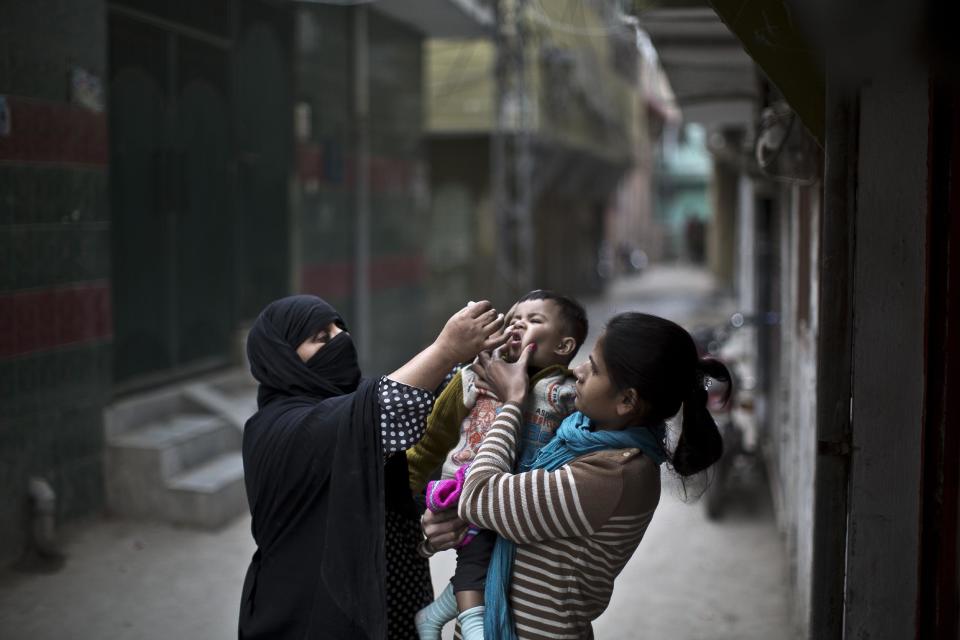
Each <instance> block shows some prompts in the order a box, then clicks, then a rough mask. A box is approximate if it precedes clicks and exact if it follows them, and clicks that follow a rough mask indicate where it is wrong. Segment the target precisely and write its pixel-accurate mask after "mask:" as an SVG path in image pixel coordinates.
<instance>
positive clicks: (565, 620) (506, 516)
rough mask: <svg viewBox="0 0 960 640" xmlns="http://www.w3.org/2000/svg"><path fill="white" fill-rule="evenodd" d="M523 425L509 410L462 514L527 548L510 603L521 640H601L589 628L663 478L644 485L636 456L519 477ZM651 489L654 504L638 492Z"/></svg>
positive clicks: (581, 461)
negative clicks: (518, 454)
mask: <svg viewBox="0 0 960 640" xmlns="http://www.w3.org/2000/svg"><path fill="white" fill-rule="evenodd" d="M520 420H521V414H520V410H519V409H518V408H517V407H516V406H515V405H512V404H507V405H504V407H503V409H502V410H501V412H500V414H499V416H498V417H497V420H496V422H494V424H493V426H492V427H491V429H490V431H489V432H488V433H487V436H486V437H485V438H484V441H483V443H482V444H481V446H480V449H479V451H478V453H477V456H476V459H475V461H474V463H473V465H472V466H471V468H470V472H469V473H468V474H467V479H466V483H465V484H464V490H463V494H462V495H461V498H460V516H461V517H462V518H464V519H466V520H469V521H471V522H475V523H476V524H478V525H480V526H482V527H485V528H488V529H493V530H495V531H497V532H498V533H499V534H500V535H502V536H504V537H506V538H509V539H510V540H513V541H514V542H517V543H518V544H517V555H516V559H515V561H514V571H513V581H512V583H511V588H510V602H511V607H512V609H513V614H514V622H515V625H516V629H517V634H518V636H519V637H520V638H521V640H539V639H543V640H546V639H550V640H557V639H561V638H578V639H583V638H592V637H593V631H592V629H591V626H590V623H591V621H593V620H594V619H596V618H597V616H599V615H600V614H601V613H602V612H603V610H604V609H606V607H607V604H608V603H609V601H610V595H611V593H612V592H613V582H614V579H615V578H616V576H617V575H618V574H619V573H620V571H621V570H622V569H623V567H624V565H625V564H626V563H627V561H628V560H629V559H630V556H631V555H633V552H634V550H636V548H637V545H639V544H640V540H641V539H642V538H643V534H644V532H645V531H646V528H647V525H649V523H650V519H651V518H652V516H653V510H654V509H655V508H656V502H657V499H658V498H659V490H660V489H659V479H658V478H657V479H656V482H655V487H653V488H650V487H649V486H648V485H650V484H651V483H650V482H647V484H644V482H643V481H642V479H641V477H642V470H643V468H642V467H641V465H640V463H639V461H638V460H636V459H634V458H635V454H636V452H635V451H628V452H626V453H624V452H618V451H611V452H601V453H597V454H591V455H588V456H583V457H581V458H577V459H576V460H574V461H573V462H571V463H570V464H569V465H566V466H564V467H562V468H561V469H559V470H557V471H553V472H548V471H545V470H542V469H537V470H534V471H530V472H528V473H523V474H513V473H512V469H513V464H514V458H515V455H516V441H517V431H518V429H519V426H520ZM647 473H648V474H649V473H653V474H656V471H655V469H654V470H651V469H649V468H648V469H647ZM654 477H655V478H656V476H654ZM652 490H655V491H656V495H655V496H652V497H653V499H652V500H646V501H644V500H638V499H637V495H635V494H636V493H637V492H638V491H652ZM647 497H650V496H647ZM642 504H647V505H652V506H647V507H645V508H644V507H640V506H638V505H642Z"/></svg>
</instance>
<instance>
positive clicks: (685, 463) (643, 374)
mask: <svg viewBox="0 0 960 640" xmlns="http://www.w3.org/2000/svg"><path fill="white" fill-rule="evenodd" d="M602 350H603V359H604V361H605V362H606V365H607V369H608V370H609V372H610V379H611V381H612V382H613V384H614V386H616V387H617V389H619V390H621V391H625V390H627V389H634V390H636V392H637V395H638V396H640V399H641V400H643V402H644V404H645V405H646V410H645V411H644V413H643V414H642V415H641V416H639V417H640V419H641V421H642V422H643V423H650V424H654V423H659V422H663V421H664V420H667V419H668V418H671V417H673V416H674V415H676V414H677V412H678V411H680V408H681V407H683V422H682V430H681V432H680V438H679V440H678V441H677V446H676V449H675V450H674V451H673V455H672V464H673V468H674V470H675V471H676V472H677V473H678V474H680V475H681V476H684V477H686V476H691V475H693V474H695V473H698V472H700V471H703V470H704V469H706V468H707V467H709V466H710V465H711V464H713V463H714V462H716V461H717V460H719V459H720V456H721V455H722V454H723V439H722V438H721V437H720V431H719V429H717V424H716V422H714V421H713V416H711V415H710V412H709V411H708V410H707V389H706V384H705V380H706V378H713V379H714V380H717V381H718V382H724V383H727V389H726V393H725V397H724V402H726V401H727V400H728V399H729V397H730V392H731V386H730V372H729V371H728V370H727V367H726V366H724V364H723V363H722V362H720V361H718V360H713V359H711V358H700V357H699V355H698V354H697V347H696V345H695V344H694V342H693V338H691V337H690V334H689V333H687V331H686V330H685V329H684V328H683V327H681V326H680V325H678V324H677V323H675V322H671V321H670V320H666V319H664V318H659V317H657V316H652V315H648V314H646V313H636V312H627V313H621V314H618V315H616V316H614V317H613V318H612V319H611V320H610V321H609V322H608V323H607V330H606V332H605V333H604V336H603V342H602Z"/></svg>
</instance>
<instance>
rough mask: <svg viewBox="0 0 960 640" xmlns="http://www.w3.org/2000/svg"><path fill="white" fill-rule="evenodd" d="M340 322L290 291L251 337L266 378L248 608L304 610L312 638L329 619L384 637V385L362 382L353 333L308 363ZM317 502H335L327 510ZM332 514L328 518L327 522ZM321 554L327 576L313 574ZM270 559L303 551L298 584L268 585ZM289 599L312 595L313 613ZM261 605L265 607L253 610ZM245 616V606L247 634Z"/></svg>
mask: <svg viewBox="0 0 960 640" xmlns="http://www.w3.org/2000/svg"><path fill="white" fill-rule="evenodd" d="M331 322H334V323H336V324H338V325H339V326H340V327H341V328H343V329H346V325H345V324H344V322H343V319H342V318H341V317H340V315H339V314H338V313H337V312H336V310H335V309H334V308H333V307H331V306H330V305H329V304H327V303H326V302H324V301H323V300H321V299H320V298H317V297H315V296H305V295H301V296H291V297H288V298H283V299H281V300H277V301H275V302H273V303H271V304H270V305H269V306H267V308H266V309H264V311H263V312H262V313H261V314H260V316H259V317H258V318H257V320H256V322H255V323H254V325H253V327H252V328H251V330H250V333H249V335H248V338H247V355H248V358H249V361H250V369H251V372H252V373H253V376H254V377H255V378H256V379H257V381H258V382H259V383H260V388H259V392H258V396H257V402H258V406H259V410H258V411H257V413H256V414H254V415H253V417H251V418H250V420H249V421H248V422H247V425H246V428H245V431H244V439H243V460H244V471H245V474H246V478H245V480H246V486H247V499H248V501H249V503H250V512H251V514H252V516H253V522H252V529H253V535H254V539H255V540H256V542H257V547H258V551H257V554H256V555H255V557H254V562H253V563H252V564H251V570H250V572H248V577H247V583H248V584H245V587H244V603H243V604H242V606H248V607H249V611H248V614H249V615H250V616H254V615H261V617H262V616H263V615H267V616H269V615H275V616H276V617H277V618H286V617H290V616H291V615H293V616H294V617H295V618H296V619H297V621H298V623H297V624H298V625H301V626H299V627H298V629H297V631H296V633H297V634H298V635H301V634H302V635H304V636H306V637H311V636H312V635H313V632H315V631H316V630H317V629H318V628H322V625H324V624H325V621H326V620H331V619H346V620H348V621H350V623H351V624H353V625H355V626H356V627H357V628H358V629H359V630H360V631H361V632H362V633H363V635H365V636H366V637H368V638H370V639H371V640H381V638H383V637H385V635H386V595H385V594H386V584H385V582H386V578H385V561H384V530H383V521H384V505H383V502H384V491H383V457H382V456H383V453H382V446H381V442H380V434H379V428H378V425H377V417H378V413H379V412H378V410H377V398H376V381H375V380H364V381H361V380H360V370H359V367H358V365H357V352H356V349H355V347H354V345H353V342H352V340H351V338H350V335H349V334H348V333H347V332H346V331H344V332H343V333H340V334H337V335H336V336H335V337H334V338H333V339H331V340H330V341H329V342H328V343H327V344H326V345H325V346H324V347H323V348H321V349H320V350H319V351H318V352H317V353H316V354H315V355H314V356H313V357H312V358H311V359H310V360H308V361H307V362H306V363H304V362H303V361H302V360H301V359H300V356H299V355H297V352H296V349H297V347H298V346H299V345H300V344H301V343H303V342H304V341H305V340H306V339H307V338H309V337H311V336H314V335H316V333H318V332H319V331H321V330H323V329H324V328H325V327H327V326H328V325H329V324H330V323H331ZM305 433H306V434H309V437H305V436H304V434H305ZM318 505H326V506H325V511H318V510H320V509H322V508H323V507H320V506H318ZM321 512H322V513H325V514H326V518H325V521H323V520H319V521H318V516H317V514H318V513H321ZM305 529H310V530H309V531H308V530H305ZM311 531H315V532H316V536H315V538H316V539H314V536H313V535H312V533H311ZM320 539H322V540H323V547H322V548H318V545H319V544H320ZM291 541H293V542H291ZM311 541H312V544H311ZM317 554H319V559H320V561H319V575H309V573H310V572H311V568H314V569H315V568H316V559H317ZM261 558H263V559H267V558H269V559H271V561H272V562H274V564H277V563H279V562H286V563H288V564H290V563H296V562H297V560H298V558H299V559H302V561H303V565H302V568H303V570H302V571H300V572H298V573H297V582H296V584H290V583H289V581H284V583H283V584H281V583H279V582H278V583H273V582H271V581H270V580H267V581H266V582H265V581H264V580H261V581H260V583H258V581H257V577H258V573H259V570H260V562H261V561H262V560H261ZM251 576H252V577H251ZM291 590H293V592H291ZM305 591H309V592H310V593H309V594H306V593H304V592H305ZM257 601H259V602H260V605H259V606H258V605H257ZM285 601H286V602H293V601H296V602H303V603H305V604H304V605H303V606H304V607H309V611H305V610H301V609H300V607H299V605H298V610H297V611H295V612H290V611H289V610H285V609H284V602H285ZM274 605H275V606H274ZM257 606H258V609H259V612H260V613H253V612H254V608H255V607H257ZM263 612H268V613H266V614H264V613H263ZM243 621H244V613H243V612H242V613H241V633H242V632H243ZM255 622H256V624H254V623H251V627H262V628H267V629H269V628H271V625H272V624H273V623H274V622H275V623H276V624H275V625H274V626H273V628H281V626H280V625H282V624H286V623H285V622H284V621H283V620H282V619H278V620H276V621H267V622H266V623H263V621H262V620H256V621H255ZM261 623H262V624H261ZM253 635H255V634H253Z"/></svg>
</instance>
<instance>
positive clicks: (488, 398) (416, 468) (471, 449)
mask: <svg viewBox="0 0 960 640" xmlns="http://www.w3.org/2000/svg"><path fill="white" fill-rule="evenodd" d="M530 385H531V393H529V394H528V396H527V397H528V400H527V405H526V407H525V411H524V425H523V441H524V442H523V448H522V452H521V454H520V458H518V461H519V462H518V463H519V464H520V465H521V466H522V465H523V464H524V463H526V462H528V460H527V459H528V458H529V459H530V460H532V457H531V456H535V455H536V452H537V451H539V449H540V447H542V446H543V445H544V444H545V443H546V442H548V441H549V440H550V438H552V437H553V434H554V433H555V432H556V430H557V427H559V426H560V423H561V422H562V421H563V419H564V418H566V417H567V416H568V415H569V414H570V413H572V412H573V411H574V401H575V399H576V379H575V378H574V377H573V375H572V374H571V372H570V370H569V369H567V368H566V367H563V366H561V365H554V366H551V367H546V368H545V369H542V370H540V371H539V372H537V374H536V375H534V376H533V378H532V379H531V381H530ZM502 405H503V403H502V402H501V401H500V399H499V398H497V397H496V396H495V395H493V394H492V393H491V392H489V391H487V390H486V389H482V388H480V387H478V386H477V385H476V374H475V373H474V371H473V369H472V368H471V367H469V366H467V367H464V368H463V369H462V370H460V372H459V373H457V375H456V376H454V378H453V380H451V381H450V384H448V385H447V387H446V388H445V389H444V390H443V393H441V394H440V397H439V398H437V400H436V401H435V402H434V405H433V411H432V412H431V413H430V416H429V417H428V418H427V429H426V432H425V433H424V435H423V438H421V439H420V442H418V443H417V444H416V445H414V446H413V447H412V448H410V449H407V465H408V467H409V470H410V488H411V489H412V490H413V491H414V492H415V493H419V492H421V491H422V490H423V489H424V487H425V486H426V484H427V480H429V479H430V474H431V473H433V471H434V470H435V469H436V468H437V467H438V466H439V465H440V464H441V462H442V463H443V470H442V472H441V477H443V478H452V477H454V476H455V475H456V473H457V469H459V468H460V467H461V466H463V465H465V464H469V463H471V462H473V459H474V457H475V456H476V455H477V451H478V450H479V448H480V443H481V442H482V441H483V438H484V436H485V435H486V434H487V431H489V430H490V427H491V426H492V425H493V422H494V420H495V419H496V417H497V411H498V410H499V409H500V407H501V406H502Z"/></svg>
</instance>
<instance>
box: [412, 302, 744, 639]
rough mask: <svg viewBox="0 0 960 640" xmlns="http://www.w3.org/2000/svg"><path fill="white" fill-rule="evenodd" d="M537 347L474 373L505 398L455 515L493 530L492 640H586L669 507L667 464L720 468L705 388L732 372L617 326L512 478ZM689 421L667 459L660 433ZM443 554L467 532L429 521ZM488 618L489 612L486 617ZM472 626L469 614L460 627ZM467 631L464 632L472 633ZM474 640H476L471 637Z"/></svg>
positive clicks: (441, 520) (621, 318)
mask: <svg viewBox="0 0 960 640" xmlns="http://www.w3.org/2000/svg"><path fill="white" fill-rule="evenodd" d="M539 349H540V346H539V345H536V344H524V345H523V351H522V353H521V355H520V357H519V359H518V360H517V361H516V362H515V363H512V364H511V363H508V362H506V361H504V360H503V359H502V358H501V357H500V355H501V354H500V351H499V350H498V351H496V352H495V353H494V355H493V356H492V357H491V356H489V355H485V354H481V355H480V358H479V362H478V363H477V365H476V369H477V373H478V375H479V377H480V378H481V379H482V380H485V381H486V385H487V386H488V387H489V388H490V389H491V391H492V392H493V393H495V394H496V396H497V397H498V398H501V399H502V400H503V406H502V407H501V409H500V411H499V414H498V415H497V419H496V420H495V422H494V423H493V425H492V427H491V428H490V430H489V431H488V432H487V434H486V436H485V437H484V439H483V441H482V443H481V444H480V445H479V450H478V452H477V454H476V457H475V459H474V460H473V463H472V465H471V467H470V469H469V472H468V473H467V474H466V478H465V481H464V483H463V487H462V493H461V495H460V498H459V506H458V512H459V516H460V518H462V519H463V521H466V522H470V523H473V524H475V525H477V526H479V527H481V528H483V529H489V530H492V531H495V532H496V533H497V534H498V535H499V537H498V539H497V542H496V545H495V548H494V552H493V557H492V559H491V561H490V566H489V569H488V572H487V579H486V588H485V595H484V599H483V604H480V605H478V607H479V608H480V611H479V612H475V613H479V614H480V615H482V617H483V619H484V624H483V625H482V630H481V632H480V633H479V634H478V633H477V632H476V631H475V629H476V627H473V628H472V629H473V630H472V634H471V636H470V637H486V638H488V639H489V640H512V639H514V638H517V639H523V640H528V639H529V640H532V639H539V638H590V637H592V628H591V622H592V621H593V620H594V619H596V618H597V617H598V616H599V615H600V614H601V613H602V612H603V610H604V609H605V608H606V606H607V604H608V602H609V600H610V596H611V594H612V591H613V582H614V579H615V578H616V576H617V575H618V574H619V573H620V571H621V570H622V569H623V567H624V565H625V564H626V562H627V560H629V558H630V556H631V555H632V554H633V552H634V551H635V550H636V548H637V546H638V545H639V543H640V540H641V539H642V538H643V535H644V533H645V531H646V528H647V526H648V525H649V523H650V520H651V518H652V516H653V513H654V511H655V509H656V507H657V504H658V502H659V499H660V471H659V466H660V465H661V464H662V463H663V462H665V461H669V462H670V463H671V464H672V467H673V469H674V470H675V471H676V472H677V473H679V474H680V475H681V476H688V475H692V474H694V473H697V472H699V471H702V470H704V469H706V468H707V467H708V466H710V465H711V464H713V463H714V462H715V461H716V460H717V459H719V457H720V455H721V453H722V448H723V444H722V440H721V438H720V434H719V432H718V430H717V427H716V424H715V423H714V421H713V418H712V417H711V416H710V413H709V412H708V411H707V408H706V402H707V393H706V387H705V378H707V377H710V378H714V379H717V380H721V381H725V382H729V379H730V376H729V372H728V371H727V370H726V368H725V367H724V366H723V365H722V364H720V363H719V362H716V361H713V360H701V359H700V358H699V357H698V355H697V351H696V347H695V346H694V343H693V340H692V339H691V338H690V335H689V334H688V333H687V332H686V331H685V330H684V329H682V328H681V327H680V326H678V325H676V324H675V323H673V322H670V321H668V320H664V319H662V318H658V317H655V316H650V315H645V314H641V313H623V314H620V315H617V316H615V317H614V318H613V319H611V320H610V322H609V323H608V325H607V327H606V331H605V332H604V334H603V335H602V336H601V337H600V338H599V340H598V341H597V344H596V346H595V348H594V350H593V352H592V353H591V354H590V357H589V358H588V360H587V362H585V363H584V364H582V365H580V366H579V367H577V368H576V369H575V371H574V373H575V375H576V409H577V411H575V412H574V413H572V414H571V415H570V416H569V417H567V418H566V419H565V420H564V421H563V422H562V424H561V425H560V427H559V429H558V430H557V433H556V436H555V437H554V439H553V440H552V441H550V442H549V443H547V444H546V445H544V446H543V447H542V449H541V450H540V451H539V453H537V455H536V456H535V458H534V460H533V461H532V464H530V470H528V471H521V472H517V470H516V460H517V450H518V442H519V440H520V436H519V434H520V432H521V429H522V424H523V407H524V406H525V404H526V403H527V400H528V394H529V393H530V391H529V384H528V371H527V366H528V364H529V362H530V359H531V357H533V355H534V352H535V350H539ZM681 409H682V431H681V434H680V437H679V440H678V442H677V446H676V449H675V450H674V451H673V453H672V455H671V454H670V453H669V452H668V451H667V450H666V444H665V441H666V438H665V430H666V427H665V421H666V420H667V419H669V418H671V417H673V416H674V415H676V414H677V413H678V412H680V411H681ZM423 522H424V530H425V532H426V534H427V536H428V539H429V540H430V542H431V544H434V546H440V545H450V544H452V542H453V541H454V540H453V538H454V537H455V536H456V533H457V532H456V531H455V528H456V527H457V526H458V525H460V524H461V523H460V521H459V520H457V519H455V518H453V517H452V514H451V513H450V512H447V513H446V514H431V513H428V514H426V515H425V516H424V521H423ZM484 607H485V608H484ZM462 615H463V614H462V613H461V616H462ZM465 632H466V630H465ZM465 637H468V636H467V635H466V633H465Z"/></svg>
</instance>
